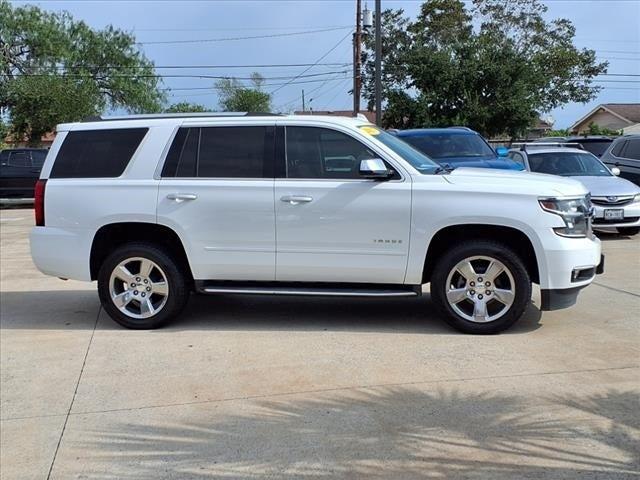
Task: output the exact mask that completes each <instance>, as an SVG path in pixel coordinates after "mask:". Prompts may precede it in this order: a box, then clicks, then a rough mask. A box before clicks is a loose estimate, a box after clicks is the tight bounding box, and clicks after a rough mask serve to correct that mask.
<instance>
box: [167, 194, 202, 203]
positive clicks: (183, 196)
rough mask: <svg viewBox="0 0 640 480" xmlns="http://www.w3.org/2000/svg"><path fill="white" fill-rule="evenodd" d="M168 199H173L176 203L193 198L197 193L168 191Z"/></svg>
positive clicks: (196, 196)
mask: <svg viewBox="0 0 640 480" xmlns="http://www.w3.org/2000/svg"><path fill="white" fill-rule="evenodd" d="M167 198H168V199H169V200H175V201H176V202H177V203H181V202H184V201H185V200H195V199H196V198H198V195H196V194H195V193H170V194H168V195H167Z"/></svg>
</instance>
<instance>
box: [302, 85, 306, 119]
mask: <svg viewBox="0 0 640 480" xmlns="http://www.w3.org/2000/svg"><path fill="white" fill-rule="evenodd" d="M304 112H305V110H304V89H302V113H304Z"/></svg>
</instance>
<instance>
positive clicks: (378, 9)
mask: <svg viewBox="0 0 640 480" xmlns="http://www.w3.org/2000/svg"><path fill="white" fill-rule="evenodd" d="M380 3H381V0H376V21H375V29H376V60H375V67H376V125H378V126H381V125H382V11H381V7H380Z"/></svg>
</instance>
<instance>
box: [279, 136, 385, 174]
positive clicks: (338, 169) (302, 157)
mask: <svg viewBox="0 0 640 480" xmlns="http://www.w3.org/2000/svg"><path fill="white" fill-rule="evenodd" d="M286 135H287V141H286V143H287V177H289V178H360V161H361V160H366V159H370V158H376V157H377V155H376V154H375V153H373V152H372V151H371V150H369V149H368V148H367V147H365V146H364V145H363V144H362V143H360V142H358V141H357V140H355V139H354V138H351V137H350V136H348V135H345V134H344V133H341V132H336V131H335V130H330V129H328V128H315V127H287V133H286Z"/></svg>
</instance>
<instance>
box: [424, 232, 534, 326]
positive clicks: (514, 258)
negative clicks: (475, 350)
mask: <svg viewBox="0 0 640 480" xmlns="http://www.w3.org/2000/svg"><path fill="white" fill-rule="evenodd" d="M479 255H482V256H487V257H491V258H495V259H496V260H499V261H501V262H502V263H504V265H505V266H506V267H507V268H508V269H509V270H510V271H511V275H513V279H514V282H515V292H516V293H515V299H514V301H513V304H512V305H511V308H510V309H509V310H508V311H507V313H505V314H504V315H503V316H501V317H500V318H498V319H497V320H494V321H492V322H487V323H475V322H471V321H469V320H466V319H464V318H462V317H461V316H460V315H458V314H457V313H456V312H455V311H454V310H453V308H451V305H449V302H448V301H447V297H446V283H447V277H448V275H449V272H450V271H451V269H452V268H453V267H454V266H455V265H457V264H458V262H460V261H462V260H464V259H465V258H468V257H472V256H479ZM431 298H432V300H433V301H434V303H435V305H436V307H437V308H438V310H440V312H441V313H442V314H443V316H444V318H445V320H446V321H447V323H448V324H449V325H451V326H452V327H454V328H455V329H457V330H459V331H462V332H464V333H472V334H495V333H500V332H502V331H504V330H506V329H507V328H509V327H511V326H512V325H513V324H514V323H515V322H516V321H518V319H519V318H520V317H521V316H522V314H523V313H524V311H525V309H526V308H527V306H528V305H529V303H530V302H531V279H530V277H529V274H528V272H527V269H526V267H525V266H524V263H523V262H522V260H521V259H520V257H519V256H518V255H517V254H516V253H514V252H513V251H512V250H511V249H509V247H508V246H506V245H503V244H501V243H498V242H491V241H481V240H478V241H470V242H465V243H463V244H460V245H458V246H457V247H454V248H453V249H451V250H449V251H448V252H447V253H445V254H444V255H443V256H442V258H440V259H439V260H438V262H437V264H436V267H435V269H434V271H433V275H432V278H431Z"/></svg>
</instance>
